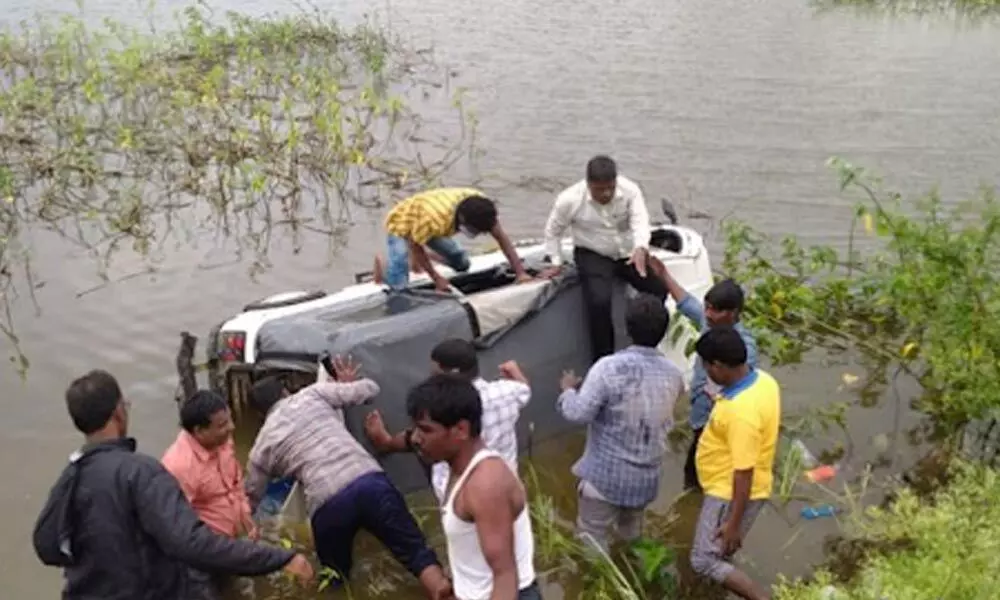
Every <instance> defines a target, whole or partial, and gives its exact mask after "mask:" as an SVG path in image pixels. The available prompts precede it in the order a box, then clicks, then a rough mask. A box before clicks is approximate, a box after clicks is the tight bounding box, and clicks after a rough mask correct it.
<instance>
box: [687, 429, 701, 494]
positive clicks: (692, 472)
mask: <svg viewBox="0 0 1000 600" xmlns="http://www.w3.org/2000/svg"><path fill="white" fill-rule="evenodd" d="M702 431H704V430H703V429H695V430H694V431H693V432H692V433H694V439H693V440H691V447H690V448H688V454H687V460H685V461H684V489H686V490H690V489H696V490H699V491H701V483H700V482H699V481H698V466H697V463H695V455H696V454H697V452H698V440H700V439H701V432H702Z"/></svg>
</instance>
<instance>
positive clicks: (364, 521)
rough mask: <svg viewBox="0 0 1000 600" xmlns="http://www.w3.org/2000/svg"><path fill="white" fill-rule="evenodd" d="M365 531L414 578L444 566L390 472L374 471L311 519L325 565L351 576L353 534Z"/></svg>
mask: <svg viewBox="0 0 1000 600" xmlns="http://www.w3.org/2000/svg"><path fill="white" fill-rule="evenodd" d="M359 529H365V530H366V531H368V532H369V533H371V534H372V535H374V536H375V537H376V538H378V541H380V542H382V545H384V546H385V547H386V548H388V549H389V551H390V552H392V555H393V557H395V559H396V560H397V561H399V562H400V564H402V565H403V566H404V567H406V569H407V570H408V571H409V572H410V573H413V575H415V576H418V577H419V576H420V573H421V572H423V570H424V569H426V568H427V567H429V566H431V565H436V564H439V563H438V560H437V556H436V555H435V554H434V551H433V550H431V548H430V546H429V545H428V544H427V540H426V539H425V538H424V534H423V533H422V532H421V531H420V527H419V526H418V525H417V523H416V521H414V520H413V516H412V515H411V514H410V510H409V509H408V508H407V507H406V501H405V500H404V499H403V495H402V494H400V493H399V490H397V489H396V487H395V486H394V485H392V482H391V481H389V478H388V477H386V475H385V473H381V472H378V473H369V474H367V475H362V476H361V477H358V478H357V479H356V480H354V481H353V482H351V484H350V485H348V486H347V487H346V488H344V489H343V490H341V491H340V492H338V493H337V494H336V495H335V496H333V497H332V498H330V499H329V500H327V501H326V502H324V503H323V505H322V506H320V507H319V509H317V510H316V513H315V514H313V516H312V530H313V539H314V541H315V544H316V554H317V556H319V560H320V562H321V563H323V564H324V565H325V566H328V567H332V568H333V569H336V571H337V572H338V573H339V574H340V575H341V577H343V579H345V580H346V579H347V578H348V577H350V573H351V565H352V564H353V562H354V561H353V550H354V536H355V535H356V534H357V533H358V530H359Z"/></svg>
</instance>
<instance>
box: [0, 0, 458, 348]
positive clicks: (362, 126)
mask: <svg viewBox="0 0 1000 600" xmlns="http://www.w3.org/2000/svg"><path fill="white" fill-rule="evenodd" d="M149 23H150V24H149V25H148V26H145V27H143V26H133V25H126V24H123V23H119V22H115V21H113V20H106V21H104V23H103V25H97V26H92V25H88V24H87V22H86V21H85V20H83V19H82V18H77V17H72V16H64V17H61V18H51V17H50V18H41V19H40V20H39V21H37V22H35V23H25V24H22V25H21V28H20V29H17V30H5V31H0V71H2V73H3V78H2V81H0V115H2V117H0V297H2V298H3V301H4V303H6V306H5V307H6V308H9V302H10V301H11V299H12V298H13V297H15V296H16V293H17V291H18V290H17V289H15V278H16V277H17V279H21V277H23V275H24V274H26V275H27V279H28V280H29V281H28V282H27V284H26V285H24V284H22V286H23V287H22V288H21V291H22V292H25V293H26V294H27V293H30V290H31V289H32V284H31V281H30V280H31V279H32V277H33V276H34V275H35V273H33V271H32V270H31V260H30V257H31V253H30V244H29V241H28V240H29V239H30V238H31V234H32V233H36V232H39V231H45V232H49V233H54V234H56V235H58V236H59V237H61V238H63V239H64V240H67V241H68V242H70V244H71V245H72V246H75V247H77V248H79V249H81V250H82V251H84V252H87V253H90V254H91V255H92V256H93V257H94V258H95V259H96V260H97V261H98V264H99V267H100V272H101V274H102V275H103V274H105V272H106V267H107V265H108V263H109V262H110V260H111V258H112V257H113V256H114V255H115V254H116V252H117V251H118V250H120V249H129V250H131V251H134V252H136V253H138V254H139V255H140V256H142V257H143V258H144V259H147V260H149V259H151V258H152V257H153V256H154V255H153V252H154V251H155V250H157V249H159V248H160V247H162V245H163V244H165V243H166V242H167V241H168V240H174V241H176V242H177V243H179V244H185V245H186V244H190V243H191V240H192V239H193V238H195V236H196V235H197V234H198V233H202V232H204V231H205V230H208V231H209V232H215V233H216V234H217V235H218V236H220V237H223V238H226V239H229V240H232V241H233V242H234V243H235V245H236V247H237V249H238V250H246V251H248V252H249V253H251V255H252V258H253V259H254V266H255V267H258V268H259V267H263V266H265V265H266V258H267V254H268V250H269V248H270V245H271V238H272V235H273V234H275V233H278V232H281V233H287V234H290V235H291V237H292V240H293V243H294V245H295V248H296V249H298V248H299V247H300V243H301V236H303V235H304V234H309V233H312V234H317V235H320V236H323V237H326V238H327V239H329V240H331V241H336V240H337V239H338V237H339V234H340V232H341V231H342V229H343V227H344V226H345V225H347V223H348V222H349V218H350V214H351V207H352V206H355V205H358V206H363V207H372V206H379V205H380V204H381V203H383V202H384V201H385V200H386V199H387V198H388V196H389V195H390V193H391V192H404V191H408V190H412V189H416V188H417V187H420V186H423V185H426V184H428V183H429V182H432V181H436V180H438V179H440V177H441V176H442V174H444V173H445V172H446V171H447V170H448V169H449V167H451V166H452V165H453V164H455V163H456V161H458V160H459V159H461V158H462V157H463V156H467V155H468V153H469V151H471V147H472V146H471V145H472V138H473V135H472V129H469V128H467V126H469V125H471V124H472V121H470V120H469V118H468V115H467V114H466V113H465V112H464V110H463V108H462V104H461V97H460V96H459V95H456V92H453V91H452V90H449V89H448V84H449V82H450V78H451V73H450V72H449V71H447V70H445V69H441V68H439V67H437V66H436V65H435V64H434V63H433V62H432V60H431V58H430V56H429V54H427V53H426V52H423V51H416V50H413V49H410V48H407V47H406V46H405V45H403V44H402V43H400V42H399V41H398V40H397V39H395V38H394V37H393V36H392V35H391V34H390V33H389V32H387V31H385V30H384V29H382V28H381V27H379V26H377V25H375V24H372V23H365V24H361V25H359V26H356V27H350V28H347V27H342V26H341V25H340V24H339V23H338V22H337V21H336V20H334V19H332V18H331V17H329V16H327V15H325V14H323V13H321V12H301V13H297V14H292V15H287V16H281V17H275V18H265V19H258V18H250V17H246V16H242V15H240V14H237V13H228V14H227V15H225V18H219V17H218V16H216V15H212V14H211V12H210V11H208V9H206V8H204V7H203V6H195V7H191V8H188V9H186V10H184V11H183V13H182V16H181V17H180V18H179V19H178V22H177V23H176V27H174V28H172V29H168V30H167V32H165V33H164V32H162V31H159V30H157V29H156V26H155V25H154V23H156V19H155V18H152V17H151V18H150V19H149ZM442 96H443V97H442ZM413 101H417V102H420V103H421V104H423V105H426V107H429V108H431V109H434V108H435V107H436V108H437V110H436V114H437V116H438V117H439V118H438V122H436V123H434V125H435V133H431V132H429V131H426V129H427V128H426V127H424V125H425V120H426V117H427V113H426V111H424V112H423V115H421V114H418V112H417V111H416V110H415V109H414V107H413V106H411V102H413ZM445 121H447V122H445ZM21 280H22V281H23V279H21ZM2 308H3V307H0V313H3V314H4V315H5V317H6V318H4V319H0V328H2V333H3V334H6V336H7V337H8V338H9V339H10V340H11V341H14V342H15V344H16V341H17V338H16V335H15V331H14V328H13V323H12V321H11V319H10V314H9V311H3V310H2ZM22 358H23V357H22ZM22 366H26V363H22Z"/></svg>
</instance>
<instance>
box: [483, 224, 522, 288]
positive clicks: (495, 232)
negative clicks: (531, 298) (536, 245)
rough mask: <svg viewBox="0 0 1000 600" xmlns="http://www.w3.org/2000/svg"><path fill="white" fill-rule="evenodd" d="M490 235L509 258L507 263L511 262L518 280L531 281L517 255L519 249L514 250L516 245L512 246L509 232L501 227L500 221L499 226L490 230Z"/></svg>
mask: <svg viewBox="0 0 1000 600" xmlns="http://www.w3.org/2000/svg"><path fill="white" fill-rule="evenodd" d="M490 234H491V235H492V236H493V239H495V240H496V241H497V244H499V245H500V250H502V251H503V255H504V256H506V257H507V262H509V263H510V266H511V268H512V269H514V273H515V274H516V275H517V278H518V279H519V280H521V279H530V276H529V275H528V273H527V272H525V270H524V265H523V264H521V257H519V256H518V255H517V249H515V248H514V244H512V243H511V241H510V238H509V237H507V232H506V231H504V230H503V227H501V226H500V222H499V221H497V224H496V225H494V226H493V229H491V230H490Z"/></svg>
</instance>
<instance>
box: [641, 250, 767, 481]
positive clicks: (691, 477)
mask: <svg viewBox="0 0 1000 600" xmlns="http://www.w3.org/2000/svg"><path fill="white" fill-rule="evenodd" d="M650 270H651V271H652V272H653V274H654V275H655V276H657V277H659V278H660V279H662V280H663V282H664V284H666V286H667V291H668V292H669V293H670V297H671V298H673V299H674V302H676V303H677V311H678V312H680V313H681V314H682V315H684V316H685V317H687V318H688V319H690V321H691V322H692V323H693V324H694V326H695V327H697V328H698V333H699V335H700V334H703V333H705V332H706V331H708V330H709V329H711V328H712V327H715V326H716V325H728V326H730V327H732V328H733V329H735V330H736V331H737V333H739V334H740V337H741V338H743V343H744V344H746V347H747V365H748V366H749V367H750V368H751V369H755V368H757V342H756V341H755V340H754V338H753V335H752V334H751V333H750V331H749V330H748V329H747V328H746V327H744V325H743V323H741V322H740V313H741V312H743V290H742V289H741V288H740V286H739V284H737V283H736V282H735V281H733V280H732V279H725V280H723V281H720V282H718V283H716V284H715V285H714V286H712V287H711V288H710V289H709V290H708V293H706V294H705V302H704V304H703V303H702V302H700V301H699V300H698V299H697V298H695V297H694V296H692V295H691V294H689V293H687V290H685V289H684V288H683V287H681V285H680V284H679V283H677V280H675V279H674V278H673V276H671V275H670V272H669V271H668V270H667V268H666V266H665V265H664V264H663V263H662V262H660V261H659V260H656V259H652V260H651V262H650ZM720 391H722V390H721V388H720V387H719V386H718V385H717V384H715V383H714V382H713V381H712V380H711V379H709V378H708V375H706V374H705V365H704V364H702V361H701V357H698V358H697V359H696V360H695V363H694V373H693V374H692V377H691V414H690V416H689V417H688V423H690V424H691V430H692V432H693V433H694V439H693V440H691V447H690V448H689V449H688V454H687V460H686V461H685V462H684V487H685V489H698V490H700V489H701V484H700V483H699V482H698V471H697V469H696V468H695V461H694V458H695V452H696V451H697V449H698V440H699V439H700V438H701V432H702V430H704V429H705V425H706V424H707V423H708V417H709V415H710V414H712V405H713V403H714V400H713V398H714V397H715V396H716V395H717V394H718V393H719V392H720Z"/></svg>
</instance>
